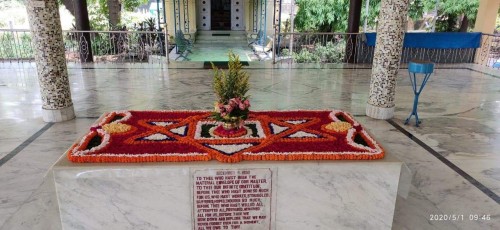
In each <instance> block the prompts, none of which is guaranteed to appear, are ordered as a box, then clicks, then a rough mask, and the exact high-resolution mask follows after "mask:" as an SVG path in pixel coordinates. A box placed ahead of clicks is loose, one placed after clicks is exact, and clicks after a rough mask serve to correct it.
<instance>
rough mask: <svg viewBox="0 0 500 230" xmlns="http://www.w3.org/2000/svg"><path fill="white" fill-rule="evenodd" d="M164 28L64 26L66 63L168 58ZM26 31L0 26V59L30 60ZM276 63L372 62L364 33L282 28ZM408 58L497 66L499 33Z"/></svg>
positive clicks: (405, 54) (416, 51) (406, 53)
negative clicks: (86, 28)
mask: <svg viewBox="0 0 500 230" xmlns="http://www.w3.org/2000/svg"><path fill="white" fill-rule="evenodd" d="M166 37H168V35H167V36H166V34H165V33H164V32H148V31H63V40H64V45H65V56H66V60H67V61H68V62H84V61H85V60H88V59H89V58H90V57H92V59H91V60H92V61H94V62H122V63H144V62H151V59H155V60H160V61H159V62H164V61H165V59H166V60H167V61H168V55H166V54H167V53H170V51H171V50H172V49H173V47H174V46H172V45H169V44H168V39H165V38H166ZM31 41H32V35H31V32H30V31H29V30H5V29H0V62H1V61H4V62H5V61H7V62H22V61H32V60H33V57H34V49H33V47H32V42H31ZM274 41H275V42H274V49H273V51H272V52H273V59H274V60H275V62H284V61H292V62H295V63H353V64H371V63H372V60H373V53H374V48H375V47H373V46H368V45H367V44H366V37H365V35H364V34H347V33H281V34H277V35H275V36H274ZM412 59H424V60H430V61H433V62H435V63H472V62H475V63H478V64H482V65H485V66H489V67H494V68H500V36H496V35H492V34H483V36H482V39H481V47H480V48H479V49H473V48H470V49H423V48H404V49H403V51H402V57H401V62H403V63H406V62H408V61H410V60H412Z"/></svg>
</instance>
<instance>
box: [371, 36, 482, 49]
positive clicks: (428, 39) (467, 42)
mask: <svg viewBox="0 0 500 230" xmlns="http://www.w3.org/2000/svg"><path fill="white" fill-rule="evenodd" d="M376 35H377V34H376V33H366V45H368V46H375V40H376ZM480 46H481V33H406V34H405V40H404V43H403V47H405V48H427V49H463V48H479V47H480Z"/></svg>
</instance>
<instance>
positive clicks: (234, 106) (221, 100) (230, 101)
mask: <svg viewBox="0 0 500 230" xmlns="http://www.w3.org/2000/svg"><path fill="white" fill-rule="evenodd" d="M228 66H229V70H228V71H227V72H225V71H223V70H220V69H219V68H217V67H216V66H215V65H214V64H213V63H212V68H213V70H214V78H213V79H214V83H213V89H214V92H215V95H216V96H217V101H216V102H215V111H214V112H213V113H212V118H213V119H215V120H217V121H222V122H238V121H241V120H245V119H247V118H248V113H249V107H250V101H249V100H248V98H249V96H247V95H246V94H247V92H248V90H249V89H250V86H249V83H248V79H249V76H248V73H247V72H245V71H243V70H242V64H241V62H240V58H239V56H238V55H236V54H234V53H233V52H232V51H229V63H228Z"/></svg>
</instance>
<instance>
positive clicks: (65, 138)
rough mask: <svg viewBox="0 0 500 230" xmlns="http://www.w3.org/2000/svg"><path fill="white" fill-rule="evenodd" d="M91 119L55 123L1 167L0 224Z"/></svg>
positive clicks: (13, 211) (40, 181)
mask: <svg viewBox="0 0 500 230" xmlns="http://www.w3.org/2000/svg"><path fill="white" fill-rule="evenodd" d="M94 121H95V119H74V120H71V121H66V122H61V123H56V124H54V125H53V126H52V127H50V128H49V129H48V130H47V131H45V132H44V133H43V134H41V135H40V136H39V137H38V138H37V139H36V140H34V141H33V142H32V143H31V144H30V145H28V146H27V147H25V148H24V149H23V150H22V151H20V152H19V153H18V154H17V155H16V156H14V157H13V158H12V159H11V160H9V161H8V162H7V163H5V164H4V165H2V166H1V167H0V185H1V187H2V189H0V197H1V202H0V213H1V214H3V215H0V216H1V217H0V226H1V225H2V224H4V222H5V221H6V220H7V219H8V218H9V217H10V216H11V215H12V214H13V213H15V212H16V211H17V210H18V209H19V207H20V206H21V205H23V204H24V202H25V201H26V200H27V199H28V198H29V197H30V196H31V195H32V194H33V192H34V191H35V190H36V189H37V188H38V187H39V186H40V185H41V183H42V181H43V178H44V177H45V174H46V173H47V170H48V169H49V168H50V167H51V166H52V164H54V162H55V161H56V160H57V159H59V158H60V157H61V156H62V153H64V152H65V151H66V150H67V149H68V148H69V147H70V146H71V145H72V144H73V143H74V141H75V140H76V139H77V138H79V137H81V136H82V135H83V134H84V132H85V131H86V130H87V129H88V127H90V125H91V124H92V123H93V122H94Z"/></svg>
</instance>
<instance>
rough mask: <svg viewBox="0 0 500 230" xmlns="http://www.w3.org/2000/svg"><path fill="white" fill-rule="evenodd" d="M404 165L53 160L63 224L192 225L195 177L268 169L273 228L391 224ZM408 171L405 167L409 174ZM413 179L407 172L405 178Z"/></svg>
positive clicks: (178, 227) (81, 226) (96, 226)
mask: <svg viewBox="0 0 500 230" xmlns="http://www.w3.org/2000/svg"><path fill="white" fill-rule="evenodd" d="M402 166H403V168H405V166H404V165H403V163H402V162H401V161H399V160H398V159H396V158H395V157H393V156H391V155H390V154H388V155H387V156H386V158H384V159H382V160H376V161H300V162H298V161H295V162H283V161H273V162H271V161H267V162H256V161H252V162H250V161H247V162H240V163H236V164H227V163H220V162H217V161H210V162H187V163H141V164H75V163H71V162H69V161H68V160H67V159H66V158H65V157H64V156H63V157H62V158H61V159H59V161H58V162H57V163H56V164H55V165H54V166H53V168H52V172H53V176H54V182H55V187H56V191H57V199H58V203H59V210H60V218H61V223H62V228H63V229H176V230H182V229H193V224H194V220H193V217H192V215H193V214H192V213H193V205H192V203H193V198H192V197H193V194H192V190H193V185H192V183H193V182H192V181H193V180H192V175H193V172H194V171H195V170H201V169H256V168H259V169H262V168H266V169H270V170H271V171H272V191H273V193H272V196H273V199H272V202H271V210H272V212H271V219H272V221H271V229H287V230H293V229H301V230H302V229H391V226H392V223H393V216H394V209H395V204H396V196H397V194H398V186H399V187H400V192H401V191H407V187H405V186H408V185H409V181H405V183H403V182H401V183H400V173H401V172H402ZM405 173H407V172H405V171H403V174H405ZM404 178H406V179H407V178H408V176H404Z"/></svg>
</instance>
